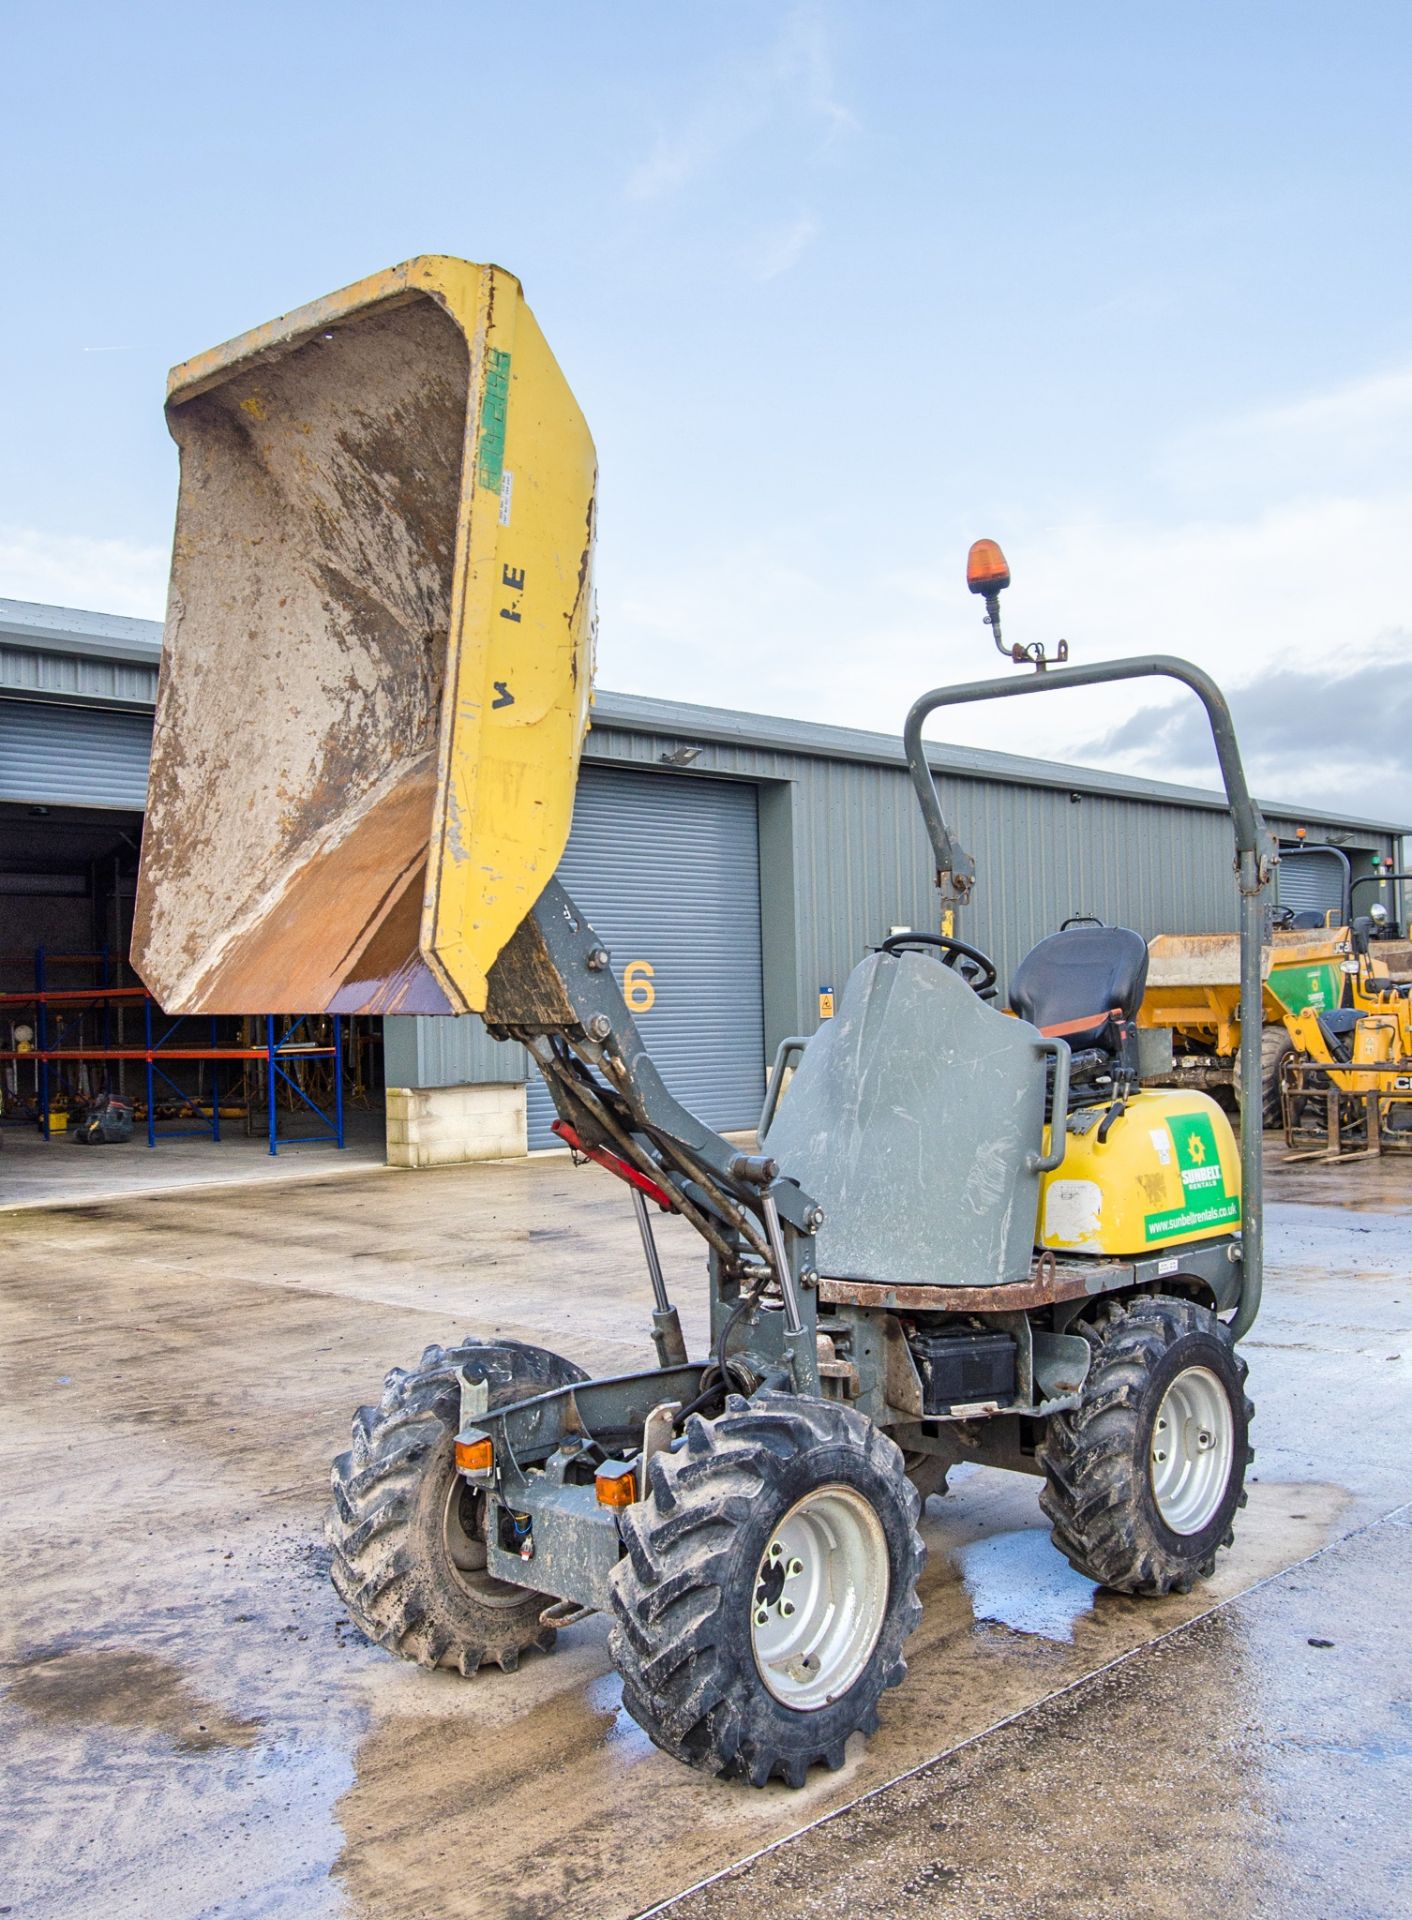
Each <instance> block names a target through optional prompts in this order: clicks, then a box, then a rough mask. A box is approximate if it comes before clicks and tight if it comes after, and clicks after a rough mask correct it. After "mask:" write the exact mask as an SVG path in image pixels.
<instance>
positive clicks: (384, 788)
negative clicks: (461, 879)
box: [133, 299, 469, 1012]
mask: <svg viewBox="0 0 1412 1920" xmlns="http://www.w3.org/2000/svg"><path fill="white" fill-rule="evenodd" d="M468 390H469V378H468V356H467V348H466V342H465V340H464V338H463V336H462V335H461V333H460V331H459V329H458V328H457V327H456V326H455V325H454V324H453V322H451V321H450V320H449V319H448V318H447V317H446V316H445V314H443V313H442V312H441V311H440V309H439V308H438V307H436V306H435V305H434V304H433V303H432V302H431V301H429V300H424V299H422V300H414V301H410V302H408V303H406V304H402V305H394V306H392V307H391V308H385V309H382V310H375V311H373V312H372V313H370V314H368V315H367V316H365V317H363V318H362V319H361V320H359V321H358V322H357V323H356V324H350V325H348V326H346V327H344V328H342V329H341V330H340V332H339V333H338V334H337V336H336V337H335V338H334V339H333V340H331V341H328V340H324V339H323V338H322V337H320V336H316V337H315V338H314V339H313V340H310V341H308V342H307V343H306V344H304V345H302V346H299V347H297V348H295V349H294V350H293V351H292V352H290V353H289V354H287V356H286V357H284V358H282V359H280V360H277V361H264V362H259V363H257V364H255V365H254V366H252V367H250V368H247V369H242V370H239V371H237V372H235V373H234V374H233V375H232V377H230V378H229V379H227V380H226V381H225V382H224V383H223V384H221V385H219V386H215V387H210V388H208V389H207V390H206V391H204V392H201V393H199V394H198V395H197V397H195V398H194V399H191V400H187V401H185V402H184V403H180V404H174V406H173V409H172V414H171V425H172V431H173V434H174V436H175V437H176V439H177V442H178V444H179V445H180V447H181V449H182V489H181V499H180V505H179V509H178V517H177V528H176V539H175V545H174V551H173V558H172V582H171V597H170V602H169V607H168V615H167V629H166V641H165V648H164V653H163V663H162V677H161V685H160V689H159V694H158V704H157V722H156V728H155V733H154V739H153V753H152V783H151V793H150V799H149V806H148V814H147V823H146V830H145V833H144V842H143V862H142V876H141V884H140V887H139V891H138V899H137V911H136V919H135V924H134V930H133V955H134V960H135V962H136V964H137V966H138V969H139V971H140V972H141V974H142V976H143V978H144V979H145V980H146V981H147V983H148V985H149V986H150V987H151V988H152V990H153V991H154V992H155V993H156V995H157V997H158V998H159V999H160V1000H161V1001H162V1003H163V1004H164V1005H165V1006H167V1007H170V1008H172V1009H173V1010H181V1009H185V1008H200V1009H202V1010H210V1011H229V1012H243V1011H248V1010H249V1009H251V1008H260V1009H269V1010H271V1011H275V1012H279V1011H285V1010H287V1011H291V1012H298V1011H302V1010H305V1009H307V1008H311V1007H312V1008H324V1007H329V1006H334V1005H336V1004H338V999H339V991H340V989H341V987H342V986H343V984H344V983H345V981H347V980H349V979H360V980H364V981H366V982H368V983H369V988H368V992H367V993H366V995H365V996H364V997H363V999H362V1002H361V1003H362V1004H366V1005H369V1006H377V1008H378V1010H379V1011H384V1012H391V1011H401V1010H408V1011H413V1010H415V1011H433V1010H439V1011H445V1010H447V1002H446V1000H445V996H444V995H442V994H441V993H440V991H439V989H437V988H436V987H435V985H434V983H432V982H431V980H430V977H429V976H428V975H426V971H425V968H424V967H423V966H422V965H421V963H420V961H419V959H418V957H417V919H418V917H419V915H420V910H421V889H422V874H423V869H424V867H425V863H426V858H427V845H428V839H429V835H430V831H431V820H432V805H433V797H434V796H433V783H434V753H435V747H436V736H437V727H438V721H439V716H440V707H441V694H442V681H443V676H444V673H445V662H446V644H447V627H448V620H449V608H450V594H451V569H452V559H453V555H454V551H455V541H456V507H457V496H458V489H459V476H460V467H461V450H462V442H463V439H464V436H465V426H466V405H467V394H468ZM291 419H293V420H295V421H296V422H297V423H298V424H297V429H296V430H295V431H292V432H291V430H290V427H289V424H288V423H289V422H290V420H291Z"/></svg>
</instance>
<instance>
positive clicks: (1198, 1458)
mask: <svg viewBox="0 0 1412 1920" xmlns="http://www.w3.org/2000/svg"><path fill="white" fill-rule="evenodd" d="M1234 1453H1235V1421H1234V1419H1233V1418H1232V1416H1231V1403H1230V1400H1229V1399H1228V1398H1227V1395H1226V1390H1225V1388H1224V1387H1223V1386H1222V1384H1221V1382H1220V1381H1219V1380H1218V1379H1217V1377H1216V1375H1215V1374H1214V1373H1212V1371H1211V1370H1210V1368H1209V1367H1188V1368H1186V1370H1185V1371H1184V1372H1182V1373H1179V1374H1178V1375H1177V1377H1176V1379H1175V1380H1174V1381H1173V1382H1172V1384H1171V1386H1170V1387H1168V1389H1167V1391H1166V1392H1165V1393H1164V1394H1163V1396H1162V1404H1161V1406H1159V1407H1158V1409H1157V1418H1156V1420H1155V1421H1154V1422H1153V1427H1152V1496H1153V1498H1154V1500H1155V1501H1156V1502H1157V1511H1158V1513H1160V1514H1161V1516H1162V1519H1163V1521H1164V1523H1165V1524H1166V1525H1167V1526H1169V1527H1170V1528H1171V1530H1172V1532H1173V1533H1200V1532H1201V1530H1202V1528H1203V1527H1208V1526H1210V1524H1211V1521H1212V1518H1213V1517H1214V1515H1215V1514H1216V1512H1217V1510H1218V1509H1219V1507H1220V1505H1221V1502H1222V1500H1224V1499H1225V1497H1226V1488H1227V1487H1228V1486H1229V1484H1230V1478H1231V1462H1232V1459H1233V1456H1234Z"/></svg>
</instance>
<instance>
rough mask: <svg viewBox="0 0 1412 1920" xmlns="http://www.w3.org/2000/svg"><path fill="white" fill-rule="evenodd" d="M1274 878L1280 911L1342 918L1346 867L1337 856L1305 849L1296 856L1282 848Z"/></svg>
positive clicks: (1311, 848) (1312, 848)
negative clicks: (1291, 910)
mask: <svg viewBox="0 0 1412 1920" xmlns="http://www.w3.org/2000/svg"><path fill="white" fill-rule="evenodd" d="M1275 875H1276V879H1275V892H1276V895H1277V898H1278V900H1279V904H1280V905H1281V906H1282V907H1292V908H1293V909H1294V911H1295V912H1296V913H1319V914H1325V913H1334V914H1337V915H1338V916H1339V917H1340V919H1341V918H1342V915H1343V910H1344V898H1343V893H1344V888H1345V886H1346V885H1347V884H1348V866H1347V863H1346V862H1345V861H1344V860H1343V859H1342V858H1341V857H1340V855H1339V854H1338V853H1335V852H1332V851H1328V850H1325V849H1324V848H1323V847H1306V848H1303V849H1301V850H1300V851H1299V852H1297V853H1296V852H1293V851H1292V850H1291V849H1289V848H1285V849H1284V851H1283V852H1282V853H1281V855H1280V864H1279V866H1278V867H1277V868H1276V869H1275Z"/></svg>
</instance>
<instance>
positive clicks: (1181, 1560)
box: [1037, 1295, 1254, 1594]
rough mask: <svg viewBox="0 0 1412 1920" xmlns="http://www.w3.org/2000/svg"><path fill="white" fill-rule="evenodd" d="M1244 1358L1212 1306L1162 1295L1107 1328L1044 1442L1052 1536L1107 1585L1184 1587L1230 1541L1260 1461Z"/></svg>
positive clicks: (1152, 1589)
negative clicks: (1248, 1474)
mask: <svg viewBox="0 0 1412 1920" xmlns="http://www.w3.org/2000/svg"><path fill="white" fill-rule="evenodd" d="M1245 1377H1246V1366H1245V1362H1244V1361H1243V1360H1242V1359H1240V1357H1239V1356H1238V1354H1237V1353H1236V1351H1235V1345H1234V1343H1233V1341H1232V1339H1231V1336H1230V1334H1229V1332H1228V1331H1227V1329H1226V1328H1225V1327H1224V1326H1222V1324H1221V1322H1220V1321H1219V1320H1218V1319H1217V1318H1216V1316H1215V1315H1214V1314H1213V1313H1211V1312H1209V1311H1208V1310H1207V1309H1206V1308H1205V1307H1198V1306H1196V1305H1194V1304H1193V1303H1192V1302H1191V1301H1189V1300H1176V1299H1169V1298H1166V1297H1165V1296H1162V1295H1153V1296H1150V1297H1144V1298H1140V1299H1137V1300H1134V1301H1132V1302H1131V1303H1129V1305H1128V1306H1127V1307H1126V1308H1124V1307H1114V1308H1113V1309H1112V1310H1111V1317H1110V1318H1109V1319H1108V1320H1107V1321H1106V1323H1105V1324H1104V1325H1103V1326H1101V1327H1100V1328H1099V1329H1097V1330H1096V1340H1095V1351H1094V1356H1093V1363H1092V1365H1091V1367H1090V1369H1089V1376H1088V1379H1087V1381H1086V1382H1085V1384H1084V1390H1083V1396H1082V1398H1081V1400H1080V1403H1079V1405H1078V1406H1077V1407H1076V1408H1075V1409H1074V1410H1073V1411H1072V1412H1070V1413H1061V1414H1054V1415H1051V1417H1050V1419H1049V1421H1048V1422H1047V1424H1046V1429H1045V1436H1044V1441H1043V1444H1042V1445H1041V1446H1040V1448H1039V1450H1038V1456H1037V1457H1038V1460H1039V1464H1040V1465H1041V1466H1042V1467H1043V1469H1044V1474H1045V1487H1044V1490H1043V1492H1042V1493H1041V1494H1040V1504H1041V1506H1042V1507H1043V1508H1044V1511H1045V1513H1046V1514H1048V1516H1049V1518H1050V1520H1051V1521H1052V1522H1053V1538H1054V1544H1055V1546H1057V1547H1058V1548H1059V1550H1060V1552H1061V1553H1063V1554H1064V1555H1065V1556H1066V1558H1067V1559H1068V1561H1069V1564H1070V1565H1071V1566H1073V1567H1075V1568H1076V1569H1077V1570H1078V1572H1080V1573H1082V1574H1086V1575H1087V1577H1088V1578H1089V1579H1090V1580H1096V1581H1097V1582H1098V1583H1099V1585H1100V1586H1105V1587H1113V1588H1116V1589H1117V1590H1118V1591H1119V1592H1120V1593H1144V1594H1161V1593H1170V1592H1172V1591H1173V1590H1175V1591H1177V1592H1179V1593H1186V1592H1188V1591H1189V1590H1190V1588H1191V1587H1192V1586H1193V1585H1194V1584H1195V1583H1196V1581H1198V1580H1204V1579H1206V1578H1207V1577H1208V1576H1209V1575H1210V1574H1211V1573H1212V1572H1213V1570H1214V1568H1215V1564H1216V1553H1217V1550H1218V1549H1219V1548H1221V1547H1223V1546H1229V1545H1230V1544H1231V1541H1232V1538H1233V1534H1232V1526H1231V1523H1232V1521H1233V1519H1234V1517H1235V1513H1236V1510H1237V1508H1239V1507H1242V1506H1244V1504H1245V1470H1246V1467H1247V1466H1248V1464H1249V1462H1250V1461H1251V1459H1252V1458H1253V1457H1254V1456H1253V1455H1252V1453H1251V1450H1250V1442H1249V1427H1250V1421H1251V1418H1252V1417H1253V1413H1254V1409H1253V1408H1252V1406H1251V1404H1250V1402H1249V1400H1248V1399H1247V1398H1246V1395H1245Z"/></svg>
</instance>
